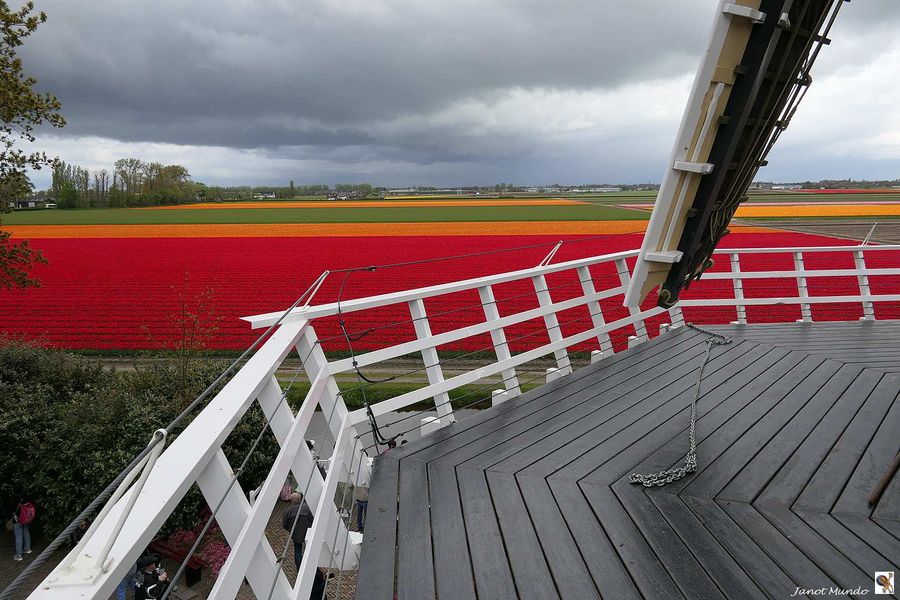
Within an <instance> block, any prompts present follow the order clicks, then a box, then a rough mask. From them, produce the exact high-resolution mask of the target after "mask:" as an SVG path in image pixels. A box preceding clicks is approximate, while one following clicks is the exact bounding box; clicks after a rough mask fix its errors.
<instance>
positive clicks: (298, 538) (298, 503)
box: [281, 492, 313, 570]
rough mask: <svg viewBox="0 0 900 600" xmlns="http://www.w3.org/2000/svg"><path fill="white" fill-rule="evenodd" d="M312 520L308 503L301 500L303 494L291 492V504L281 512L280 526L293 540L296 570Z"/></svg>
mask: <svg viewBox="0 0 900 600" xmlns="http://www.w3.org/2000/svg"><path fill="white" fill-rule="evenodd" d="M294 521H296V524H295V523H294ZM312 522H313V515H312V511H311V510H309V505H308V504H306V501H305V500H303V496H301V495H300V494H298V493H297V492H294V493H293V494H291V505H290V506H288V507H287V508H286V509H285V511H284V512H283V513H282V514H281V526H282V527H284V530H285V531H289V532H290V533H291V541H292V542H294V564H295V565H296V566H297V570H300V561H301V560H302V559H303V544H304V543H305V541H306V532H307V530H308V529H309V528H310V527H311V526H312Z"/></svg>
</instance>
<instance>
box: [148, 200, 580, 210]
mask: <svg viewBox="0 0 900 600" xmlns="http://www.w3.org/2000/svg"><path fill="white" fill-rule="evenodd" d="M583 204H585V203H584V202H579V201H578V200H567V199H565V198H519V199H510V200H495V199H490V200H453V199H445V200H340V201H327V200H326V201H321V200H308V201H302V200H301V201H290V200H282V201H280V202H215V203H210V202H204V203H202V204H176V205H171V206H146V207H142V208H135V209H134V210H221V209H223V208H225V209H228V208H247V209H255V208H400V207H415V208H421V207H435V206H577V205H583Z"/></svg>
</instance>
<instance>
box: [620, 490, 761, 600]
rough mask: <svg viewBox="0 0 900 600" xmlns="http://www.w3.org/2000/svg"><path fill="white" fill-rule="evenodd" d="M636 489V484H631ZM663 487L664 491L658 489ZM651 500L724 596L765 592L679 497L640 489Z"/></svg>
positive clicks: (731, 596)
mask: <svg viewBox="0 0 900 600" xmlns="http://www.w3.org/2000/svg"><path fill="white" fill-rule="evenodd" d="M632 489H635V488H632ZM660 491H662V492H663V493H659V492H660ZM640 494H641V495H643V496H644V497H645V498H646V499H647V500H649V501H650V502H652V503H653V504H654V505H655V506H656V508H657V509H658V510H659V512H660V514H662V516H663V517H664V518H665V519H666V522H667V525H668V526H669V527H671V529H672V531H674V532H675V533H676V534H677V535H678V537H679V538H680V539H681V540H682V541H683V542H684V544H685V546H686V547H687V548H689V549H690V552H691V554H692V555H693V556H694V557H695V558H696V559H698V560H699V561H700V564H701V565H702V567H703V569H704V570H705V571H706V573H707V574H708V575H709V577H710V578H711V579H712V580H713V581H714V582H715V584H716V586H717V587H718V588H719V589H720V590H722V592H723V593H724V594H725V596H726V597H727V598H756V597H759V596H763V595H764V593H763V592H762V590H761V589H760V587H759V586H757V585H756V584H755V583H754V582H753V580H752V579H751V578H750V577H749V576H748V575H747V573H745V572H744V569H743V567H742V566H741V563H740V562H738V561H737V560H735V558H734V557H732V555H731V554H729V552H728V551H727V550H726V549H725V548H724V547H723V546H722V544H721V542H720V541H719V540H717V539H716V538H715V536H714V535H713V534H712V533H710V530H709V529H707V527H706V524H705V522H704V521H703V520H701V519H698V518H697V515H696V514H694V513H693V512H691V510H690V509H689V508H688V507H687V506H685V504H684V502H683V501H682V499H681V498H679V497H678V496H676V495H675V494H670V493H665V491H664V490H650V491H647V492H646V493H644V491H643V490H642V491H641V492H640Z"/></svg>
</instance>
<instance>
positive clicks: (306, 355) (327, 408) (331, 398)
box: [297, 326, 347, 438]
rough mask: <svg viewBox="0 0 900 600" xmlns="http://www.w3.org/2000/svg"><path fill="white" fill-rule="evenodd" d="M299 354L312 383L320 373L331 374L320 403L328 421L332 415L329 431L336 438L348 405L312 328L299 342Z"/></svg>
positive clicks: (307, 330) (307, 329)
mask: <svg viewBox="0 0 900 600" xmlns="http://www.w3.org/2000/svg"><path fill="white" fill-rule="evenodd" d="M297 354H299V355H300V360H301V361H302V362H303V368H304V369H305V370H306V374H307V376H309V380H310V382H312V381H314V380H315V379H316V377H318V376H319V373H322V372H323V371H324V372H326V373H329V375H328V380H327V382H326V384H325V393H324V395H323V397H322V399H321V401H320V402H321V405H322V414H324V415H325V418H326V419H327V418H328V416H329V415H331V418H330V419H328V429H329V430H330V431H331V434H332V436H334V437H335V438H336V437H337V434H338V433H339V432H340V426H341V421H342V420H343V419H344V416H346V414H347V405H346V404H345V403H344V398H343V396H341V392H340V389H339V388H338V385H337V382H336V381H335V380H334V377H333V376H332V375H331V374H330V372H329V369H328V358H327V357H326V356H325V351H324V350H322V346H321V345H320V344H319V340H318V338H317V336H316V332H315V331H314V330H313V328H312V326H309V327H307V328H306V330H305V331H304V332H303V336H302V337H301V338H300V341H299V342H297Z"/></svg>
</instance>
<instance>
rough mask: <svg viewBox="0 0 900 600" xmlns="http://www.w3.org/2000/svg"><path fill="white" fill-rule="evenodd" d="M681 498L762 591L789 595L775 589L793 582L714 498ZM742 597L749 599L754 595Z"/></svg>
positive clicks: (792, 587)
mask: <svg viewBox="0 0 900 600" xmlns="http://www.w3.org/2000/svg"><path fill="white" fill-rule="evenodd" d="M660 496H662V494H660ZM669 497H674V496H672V495H669ZM681 500H682V501H683V502H684V504H685V506H687V507H688V508H689V509H690V511H691V512H692V513H693V514H695V515H697V519H698V520H699V521H700V522H701V523H702V524H703V527H704V528H705V529H707V530H708V531H709V532H710V534H711V535H712V536H713V537H715V539H716V541H717V542H718V543H719V544H721V545H722V547H723V548H724V549H725V550H726V551H727V552H728V553H729V555H730V556H733V557H734V560H735V561H736V562H737V563H738V564H739V565H740V567H741V569H742V570H743V571H745V572H746V573H747V574H748V575H749V576H750V577H751V578H752V579H753V581H754V582H756V585H757V586H758V587H759V589H760V590H761V591H762V592H763V594H765V595H767V596H769V597H770V598H779V599H780V598H784V597H787V596H788V595H789V594H787V593H782V594H778V591H784V590H793V589H794V588H795V587H796V583H795V582H794V581H793V580H792V579H791V578H790V577H789V576H788V575H787V574H786V573H785V572H784V571H783V570H782V569H781V567H780V566H779V565H778V563H777V562H775V561H774V560H772V557H770V556H769V555H768V554H766V552H765V551H764V550H763V549H762V548H761V547H760V546H759V545H757V543H756V542H755V541H754V540H753V538H751V537H750V536H748V535H747V533H746V532H745V531H744V530H743V529H741V527H740V526H739V525H738V524H737V523H735V522H734V520H733V519H732V518H731V517H730V516H729V515H728V513H726V512H725V511H724V510H723V509H722V507H721V506H719V505H718V504H717V503H716V501H715V500H712V499H710V498H698V497H696V496H685V497H682V498H681ZM737 597H738V598H740V597H741V596H737ZM743 597H746V598H753V597H755V595H754V594H751V595H748V596H743Z"/></svg>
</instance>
